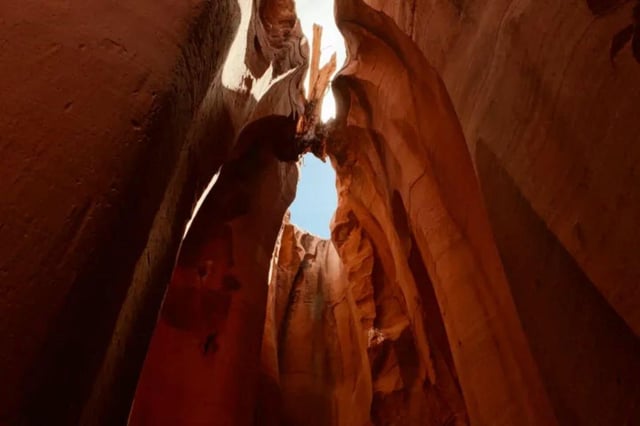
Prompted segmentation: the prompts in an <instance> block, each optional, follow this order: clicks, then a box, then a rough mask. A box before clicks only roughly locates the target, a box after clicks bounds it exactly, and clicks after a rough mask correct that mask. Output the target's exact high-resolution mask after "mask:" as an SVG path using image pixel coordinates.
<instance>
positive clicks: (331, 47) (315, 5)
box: [296, 0, 347, 121]
mask: <svg viewBox="0 0 640 426" xmlns="http://www.w3.org/2000/svg"><path fill="white" fill-rule="evenodd" d="M296 12H297V14H298V19H300V24H301V26H302V31H303V32H304V34H305V35H306V36H307V38H310V37H311V35H312V34H313V24H314V23H316V24H318V25H321V26H322V27H323V31H322V45H321V56H320V64H325V63H326V62H327V61H329V59H330V58H331V55H332V54H333V53H334V52H335V53H336V59H337V63H338V69H340V67H341V66H342V64H343V63H344V61H345V59H346V57H347V54H346V50H345V47H344V39H343V38H342V34H341V33H340V31H339V30H338V27H337V26H336V22H335V20H334V17H333V0H325V1H322V0H296ZM309 43H311V40H309ZM308 85H309V76H308V75H307V79H306V80H305V90H307V89H308ZM335 115H336V101H335V99H334V98H333V92H332V91H331V90H329V91H328V92H327V94H326V95H325V97H324V100H323V102H322V116H321V118H322V121H327V120H329V119H330V118H334V117H335Z"/></svg>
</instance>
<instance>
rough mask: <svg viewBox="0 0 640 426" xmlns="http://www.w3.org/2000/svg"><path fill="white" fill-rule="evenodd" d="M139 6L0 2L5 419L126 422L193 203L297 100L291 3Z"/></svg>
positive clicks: (0, 335) (281, 184) (298, 52)
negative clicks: (255, 125)
mask: <svg viewBox="0 0 640 426" xmlns="http://www.w3.org/2000/svg"><path fill="white" fill-rule="evenodd" d="M134 3H135V4H120V3H117V2H116V3H114V2H111V1H105V0H92V1H87V2H40V1H30V0H27V1H22V2H18V3H12V2H4V3H3V4H2V5H0V16H2V19H1V20H0V31H1V32H2V34H3V37H2V39H3V41H2V52H1V53H0V64H1V66H0V69H1V70H2V71H1V76H2V79H1V80H0V81H1V83H0V85H1V90H0V91H1V93H2V96H0V111H2V114H0V128H1V129H2V136H1V137H0V152H2V155H0V170H1V172H0V173H1V174H2V177H1V178H0V194H1V195H2V202H1V203H0V277H1V280H0V312H1V317H2V320H1V321H0V348H2V350H0V377H2V382H3V383H2V386H0V423H3V424H4V423H8V424H124V423H125V422H126V418H127V415H128V412H129V408H130V404H131V399H132V397H133V393H134V389H135V385H136V382H137V378H138V374H139V371H140V368H141V365H142V362H143V359H144V356H145V352H146V350H147V346H148V342H149V338H150V335H151V332H152V330H153V327H154V325H155V323H156V319H157V313H158V308H159V306H160V303H161V300H162V297H163V294H164V292H165V289H166V285H167V282H168V281H169V279H170V276H171V272H172V269H173V265H174V262H175V258H176V252H177V251H178V247H179V245H180V241H181V238H182V235H183V233H184V229H185V224H186V223H187V221H188V219H189V217H190V215H191V212H192V210H193V207H194V206H195V204H196V201H197V200H198V198H199V197H200V195H201V194H202V192H203V190H204V188H205V187H206V186H207V184H208V183H209V181H210V180H211V178H212V177H213V175H214V174H215V173H216V171H217V170H218V169H219V168H220V166H221V165H222V164H223V163H224V162H226V161H228V159H229V158H231V157H234V158H235V157H241V156H242V155H244V154H243V153H244V152H245V151H246V149H247V146H245V145H247V144H246V143H243V142H242V140H241V139H242V138H239V136H238V135H239V134H240V130H241V129H243V128H245V127H246V124H247V123H249V122H253V121H256V120H258V119H259V118H261V117H267V118H268V117H271V120H276V118H274V117H281V118H280V121H279V123H278V125H277V126H275V127H276V129H280V130H275V131H274V132H272V133H273V136H274V138H275V139H277V134H278V133H279V132H281V133H282V132H284V133H285V134H286V136H285V137H284V139H288V138H290V135H289V131H293V128H294V126H295V122H294V121H292V119H288V118H287V117H290V116H291V115H292V114H294V113H296V112H299V111H301V109H302V95H301V85H300V81H301V78H302V75H303V73H304V68H305V63H306V59H305V58H304V56H305V54H304V49H305V47H304V46H301V45H300V41H299V40H300V35H299V31H298V35H297V36H296V32H295V31H292V26H293V25H295V22H296V21H295V15H294V14H293V11H292V3H291V2H288V3H287V2H281V1H279V2H274V1H261V2H252V1H242V2H238V1H235V0H229V1H226V0H222V1H214V2H210V1H199V0H194V1H186V2H185V1H171V0H163V1H155V0H153V1H147V0H142V1H136V2H134ZM265 28H268V29H265ZM290 33H291V34H292V36H291V37H287V35H288V34H290ZM283 34H284V36H283ZM230 50H233V51H234V53H235V54H234V55H231V56H229V57H228V52H229V51H230ZM261 100H262V101H264V102H260V101H261ZM267 127H268V126H267ZM272 127H273V126H272ZM254 131H255V129H254ZM248 133H251V132H250V131H249V132H248ZM244 139H245V140H248V139H251V138H244ZM251 140H252V139H251ZM264 142H265V144H267V145H270V144H271V142H269V141H264ZM252 143H253V140H252ZM273 146H274V147H275V144H274V145H273ZM276 148H277V147H276ZM285 148H286V147H285ZM281 149H282V147H280V148H277V149H274V150H276V151H278V150H281ZM278 155H280V154H278ZM261 156H265V157H266V158H269V155H268V154H261ZM263 161H265V162H269V161H275V160H267V159H264V160H263ZM265 167H266V166H265ZM274 167H276V166H274V165H271V169H273V168H274ZM281 167H284V166H277V167H276V168H278V170H280V168H281ZM289 169H290V168H286V167H285V168H284V169H282V170H281V172H282V174H283V176H281V177H280V178H276V179H275V182H274V183H273V185H274V188H273V189H272V190H273V193H272V194H273V195H274V196H276V194H279V193H281V192H283V193H286V192H287V190H286V189H285V188H289V192H290V191H292V190H293V189H292V188H291V185H289V186H286V185H285V183H286V182H289V180H288V178H287V177H286V176H285V175H287V174H288V173H289V172H288V171H287V170H289ZM269 176H272V177H273V172H272V173H271V175H269ZM294 180H295V179H294ZM263 195H264V194H263ZM289 196H290V195H286V194H284V195H283V201H282V204H283V205H286V204H288V202H287V201H284V200H287V197H289ZM249 198H251V197H249ZM272 202H273V200H271V199H270V201H269V203H272ZM275 211H277V208H275V205H274V212H275ZM273 220H275V218H273ZM265 226H267V227H268V225H265ZM274 226H275V227H276V230H277V228H278V227H279V221H278V223H277V224H276V225H274ZM264 232H265V238H266V239H268V235H269V231H268V229H265V230H264ZM273 238H274V240H275V236H274V237H273ZM267 246H268V242H265V248H264V249H265V250H266V251H267V252H268V253H270V250H271V249H270V248H268V247H267Z"/></svg>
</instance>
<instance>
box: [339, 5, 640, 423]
mask: <svg viewBox="0 0 640 426" xmlns="http://www.w3.org/2000/svg"><path fill="white" fill-rule="evenodd" d="M348 3H351V2H347V1H345V2H344V4H345V5H346V4H348ZM370 3H372V4H373V6H374V7H375V8H377V9H381V10H383V11H384V12H385V13H387V14H389V15H390V16H392V17H393V19H394V20H395V22H396V23H397V24H398V25H399V26H400V27H401V28H402V29H403V31H404V32H405V33H406V34H408V35H410V36H411V38H412V39H413V41H414V42H415V43H416V45H417V46H418V47H419V48H420V49H421V51H422V53H423V54H424V55H425V56H426V57H427V58H428V60H429V61H430V62H432V63H433V65H434V67H435V68H436V69H437V70H438V71H439V73H440V74H441V75H442V76H443V79H444V82H445V84H446V86H447V89H448V90H449V92H450V93H451V97H452V101H453V105H454V107H455V109H456V111H457V112H458V114H459V116H460V122H461V124H462V127H463V131H464V133H465V135H466V137H467V145H468V147H469V150H470V151H471V153H472V160H473V163H474V164H473V165H474V167H475V171H476V173H477V175H478V179H479V182H480V187H481V190H482V195H483V197H484V200H485V202H486V205H487V206H488V209H487V210H488V213H489V221H490V224H491V228H492V231H493V234H494V235H495V244H496V245H497V247H498V250H499V254H500V259H501V260H502V263H503V265H504V269H505V272H506V277H507V282H508V289H509V292H510V294H511V296H510V297H512V298H513V303H514V304H515V307H516V310H517V316H518V317H519V319H520V321H521V323H522V328H523V331H524V335H525V337H526V340H527V343H528V346H529V347H530V348H531V353H532V355H533V358H534V361H535V366H536V368H537V370H538V371H539V372H540V376H541V379H542V382H543V384H544V390H545V393H546V394H547V396H548V398H549V400H550V402H551V404H552V406H553V411H554V414H555V416H556V417H557V419H558V421H559V422H560V423H561V424H622V423H625V422H629V421H630V422H631V423H634V422H637V421H640V420H638V419H640V413H639V411H640V409H639V407H640V394H639V388H638V384H637V380H635V377H638V374H639V373H638V372H639V368H640V352H639V347H640V344H639V341H638V338H637V334H638V333H637V330H635V329H636V328H637V327H636V324H635V322H636V321H635V315H636V313H637V312H640V310H638V305H639V304H638V301H639V300H638V296H637V290H638V288H639V287H638V286H637V285H636V283H637V282H638V273H640V267H638V265H636V264H637V263H638V262H637V261H636V259H635V254H632V253H636V252H637V251H638V250H637V247H636V245H637V244H638V243H637V238H636V237H635V236H636V235H637V234H638V225H639V224H640V222H638V221H637V220H635V219H634V218H636V217H638V216H639V214H638V213H639V212H638V207H640V205H638V203H637V202H635V201H637V200H638V197H637V196H636V195H635V193H636V192H637V190H638V187H639V186H638V185H637V183H638V182H639V179H638V175H637V173H636V167H635V163H636V162H637V156H638V150H637V149H635V147H634V146H633V145H634V141H636V140H637V134H638V132H637V129H636V127H637V120H636V118H635V116H636V115H637V114H636V111H635V109H634V107H633V105H634V100H637V99H640V98H639V97H638V95H639V94H640V92H638V90H640V81H638V75H639V74H638V73H637V67H638V65H637V64H636V63H635V62H634V60H633V58H632V55H631V52H630V51H629V50H623V51H622V52H621V53H620V55H619V56H618V58H617V59H616V64H615V66H614V65H612V64H611V63H610V61H609V56H608V54H609V50H608V48H609V44H610V41H611V38H612V36H613V35H614V34H616V33H617V32H618V30H620V29H621V28H623V27H624V26H626V25H627V24H628V22H629V20H630V19H631V6H632V4H631V3H632V2H617V3H618V4H622V3H624V4H625V5H623V6H622V7H620V8H618V9H613V10H612V11H610V13H608V14H604V15H602V14H600V15H595V14H594V13H593V12H592V10H591V9H589V7H588V4H587V2H577V1H576V2H570V3H571V4H557V5H556V4H554V5H547V4H544V3H541V2H517V1H516V2H492V3H491V4H490V5H487V4H485V3H483V2H474V1H466V2H453V1H414V2H375V1H374V2H370ZM605 3H606V2H605ZM345 7H346V6H345ZM339 13H340V11H339ZM339 20H340V17H339ZM342 20H343V21H344V24H343V29H346V28H351V27H352V26H354V23H355V24H356V25H362V24H363V22H364V21H365V19H364V18H362V16H356V15H353V14H352V15H349V16H348V17H345V18H342ZM374 27H375V29H374V30H372V29H371V28H367V30H368V31H370V32H371V33H373V37H374V38H376V39H382V41H383V42H386V43H388V44H389V45H390V46H391V48H392V50H393V53H394V54H395V56H396V58H393V59H388V57H385V58H384V60H383V59H382V58H381V57H380V56H379V53H378V52H377V51H375V48H374V47H371V46H372V43H371V42H369V41H367V42H366V43H364V42H362V41H361V40H362V39H363V37H362V36H359V37H357V38H358V42H355V43H353V44H355V46H356V48H355V49H352V50H353V52H354V54H353V55H352V61H353V65H352V66H350V67H348V69H347V70H345V71H343V74H344V75H345V77H347V78H350V79H355V82H354V83H351V82H350V81H348V89H349V90H350V91H351V92H352V94H351V95H350V96H349V99H348V101H347V102H345V106H344V108H345V110H346V113H347V118H346V119H347V125H351V124H352V123H363V122H364V123H365V125H362V124H360V126H362V127H364V128H367V129H368V130H367V132H368V133H369V135H368V136H367V138H368V139H371V140H372V142H371V144H372V145H373V149H372V148H367V149H368V150H369V151H370V152H371V154H367V155H366V157H367V158H368V160H367V163H369V164H370V165H368V166H367V167H369V168H370V169H371V170H370V171H368V172H367V171H361V170H362V169H363V168H365V167H364V166H363V165H362V164H363V162H364V161H363V160H362V157H363V155H362V154H353V153H351V151H357V150H359V149H360V146H362V143H361V142H360V141H361V140H362V139H363V138H364V137H363V136H361V134H360V133H359V134H353V133H347V135H346V136H345V137H344V138H343V139H344V146H345V148H343V149H340V150H338V151H339V152H338V153H340V152H342V154H343V156H344V158H348V157H349V155H351V156H352V157H353V158H354V159H355V170H357V172H356V171H354V170H352V169H351V167H354V166H351V165H350V166H349V167H350V168H349V169H347V170H345V173H344V174H343V175H344V178H343V180H344V181H346V182H349V185H350V186H351V187H352V188H353V187H354V182H358V181H366V180H367V179H369V180H372V177H373V176H378V175H379V173H380V170H383V169H385V168H386V169H387V170H388V171H387V172H386V174H387V175H392V174H396V175H398V174H400V175H401V174H402V173H404V174H407V173H410V172H408V171H407V170H408V169H411V168H412V163H413V162H414V160H413V159H414V158H422V157H425V156H426V157H427V158H429V160H430V161H431V163H432V164H433V166H432V167H433V168H434V172H433V176H434V177H435V180H436V181H437V182H438V186H439V187H440V188H445V189H442V190H441V194H442V196H443V197H444V198H447V197H449V198H454V199H455V198H457V199H458V200H460V201H462V202H463V203H468V202H469V201H470V200H471V198H469V193H468V191H466V190H461V189H460V187H458V188H456V187H452V186H447V185H451V182H454V183H455V179H456V178H455V177H454V178H453V179H454V180H453V181H452V178H451V177H449V178H447V174H448V173H450V172H452V171H453V170H455V172H454V173H458V175H462V174H463V172H464V169H465V166H464V165H463V164H464V163H463V162H461V161H456V162H455V163H448V165H447V163H446V157H445V156H443V155H442V149H443V148H440V147H432V146H430V145H429V144H426V147H427V149H426V155H425V154H424V152H425V151H420V150H419V148H417V147H412V148H411V150H409V151H407V152H408V153H409V152H410V154H405V155H400V154H395V156H396V157H397V158H398V160H396V164H390V161H391V158H393V156H394V154H393V151H395V152H398V153H400V152H401V149H402V146H403V145H402V143H401V142H399V141H401V140H403V139H409V140H414V141H415V140H416V139H419V137H420V136H421V135H425V134H426V135H431V137H433V136H436V137H438V135H439V134H438V133H437V132H438V131H439V127H436V126H433V125H428V126H429V127H427V129H426V133H424V131H418V132H415V131H414V129H412V127H414V124H409V125H407V124H406V122H407V121H410V122H411V121H413V123H416V122H420V121H421V119H420V118H418V119H416V120H412V119H410V118H406V115H408V114H409V113H407V114H406V115H405V116H401V115H400V114H399V116H398V118H395V122H394V123H392V125H387V128H386V129H385V128H384V125H383V124H381V122H382V117H384V118H387V119H389V116H390V115H391V116H392V117H393V112H395V111H403V104H407V103H411V102H413V104H414V105H415V103H416V100H415V98H416V97H418V94H423V93H428V91H426V90H424V89H418V87H419V81H418V80H419V78H417V77H416V76H415V75H414V74H412V72H411V70H410V69H409V71H408V73H407V74H408V76H409V77H408V78H409V79H410V81H411V85H412V87H413V90H412V91H407V92H404V95H402V93H403V92H400V91H399V90H397V86H396V87H394V89H395V91H389V92H385V91H384V86H385V85H388V86H392V84H393V83H390V81H391V80H392V78H393V77H392V76H395V78H396V80H399V81H402V80H401V78H398V74H393V73H391V72H389V71H388V68H389V67H388V66H385V65H386V64H388V63H390V62H393V61H394V60H399V61H403V62H404V63H407V62H410V61H409V60H408V59H407V58H408V55H406V53H405V52H406V51H405V50H403V49H400V48H399V47H398V45H397V44H395V45H394V44H392V43H391V41H390V40H388V36H387V34H386V33H385V32H384V31H380V29H379V28H380V27H379V26H374ZM358 43H360V44H358ZM372 51H373V52H372ZM376 55H378V61H377V62H376V61H373V62H375V69H376V70H378V69H383V70H384V72H380V73H377V74H376V73H373V76H372V75H370V71H369V70H370V69H371V68H374V67H373V66H371V65H368V57H371V56H376ZM369 62H370V61H369ZM382 64H385V65H382ZM414 69H415V68H414ZM417 69H420V70H424V69H428V68H426V67H424V66H422V67H418V68H417ZM422 73H424V71H422ZM400 75H402V73H400ZM364 76H366V77H364ZM377 76H379V77H377ZM403 77H404V76H403ZM354 86H355V87H356V88H354ZM336 88H337V89H338V90H339V91H340V92H342V93H344V86H340V85H337V86H336ZM623 93H625V94H624V95H623ZM428 96H431V97H432V98H434V99H436V100H437V99H438V98H439V97H440V96H439V95H436V96H433V95H428ZM435 102H437V101H435ZM382 103H384V105H385V106H384V107H381V106H380V105H381V104H382ZM414 109H415V110H417V111H418V113H419V114H420V113H422V114H426V111H430V110H429V109H428V108H426V107H424V106H422V107H419V108H414ZM362 110H364V113H363V112H362ZM371 111H373V112H371ZM376 111H380V113H379V114H378V115H376V114H375V112H376ZM390 112H391V113H390ZM432 116H433V115H432ZM391 119H393V118H391ZM367 120H368V121H367ZM422 121H423V122H428V121H427V118H426V117H425V118H423V119H422ZM372 128H373V129H374V130H373V131H371V130H370V129H372ZM634 129H635V130H634ZM440 135H442V133H440ZM440 139H442V140H445V139H446V138H445V137H442V136H440ZM356 140H357V141H359V142H357V143H356V142H355V141H356ZM448 143H449V142H448ZM413 144H414V145H415V142H414V143H413ZM350 145H351V146H357V147H358V148H352V147H351V146H350ZM409 145H410V146H411V144H409ZM374 150H375V151H374ZM374 152H375V154H374ZM438 152H440V154H439V153H438ZM371 158H373V159H374V160H371ZM380 158H381V159H383V160H379V159H380ZM336 159H337V160H338V163H340V162H341V157H340V155H336ZM417 161H418V160H415V162H417ZM347 163H348V164H349V162H348V160H347ZM454 164H455V165H454ZM358 175H363V177H361V178H359V179H357V178H356V176H358ZM459 177H460V176H458V179H459ZM395 179H396V180H395V182H401V183H402V182H404V183H405V184H407V182H412V180H411V179H406V178H402V177H400V178H395ZM421 179H422V180H424V179H425V178H424V177H421ZM373 181H374V182H377V183H374V187H375V188H376V192H382V193H383V196H382V199H383V200H384V199H386V203H387V207H386V210H387V211H388V210H390V209H391V210H393V207H389V206H390V205H391V206H392V205H393V201H392V200H393V199H394V196H391V195H389V194H384V192H385V191H384V190H383V188H389V182H388V181H385V179H384V178H383V179H381V178H376V179H373ZM393 185H395V184H392V186H391V187H393ZM414 185H415V186H414V187H412V188H410V189H409V191H408V195H406V194H407V192H406V191H405V192H404V193H403V192H402V190H399V193H400V195H399V196H400V198H401V199H402V201H403V202H404V205H406V206H407V210H408V211H409V223H410V224H412V225H411V226H410V228H413V229H415V227H416V226H419V220H418V219H417V218H416V217H415V216H414V217H411V216H412V214H411V208H412V207H411V206H412V205H414V206H415V205H417V206H429V207H423V208H426V209H427V210H426V212H425V213H427V212H432V211H433V210H434V209H435V207H433V204H434V203H433V201H432V199H430V198H428V197H430V196H428V195H427V196H426V197H425V196H424V194H426V191H420V190H418V189H416V187H418V186H419V185H420V181H419V180H416V183H415V184H414ZM369 186H371V185H370V184H361V186H360V187H358V188H357V189H354V190H352V191H351V192H356V193H357V194H359V195H358V196H359V197H362V198H364V199H366V200H367V201H366V203H365V204H364V207H363V208H362V210H363V211H364V210H367V209H369V210H370V209H371V208H370V206H371V205H372V203H374V202H375V203H378V201H371V200H375V199H376V197H375V196H374V195H373V193H374V191H373V190H372V189H370V188H368V187H369ZM400 186H401V185H400ZM446 188H448V189H446ZM387 191H388V190H387ZM421 192H422V194H421ZM421 195H422V196H423V197H425V198H423V200H425V201H422V202H421V201H419V199H420V196H421ZM452 201H453V202H455V200H452ZM476 203H477V202H473V203H472V204H476ZM400 204H402V203H400ZM450 205H451V204H450ZM453 205H455V204H453ZM449 211H453V212H454V214H455V208H450V209H449ZM381 215H382V213H381V214H377V215H376V220H377V221H378V222H379V221H380V219H379V217H380V216H381ZM462 217H464V216H462ZM440 228H441V230H440V233H442V234H444V235H446V234H447V233H448V232H449V231H446V230H443V229H442V226H440ZM387 234H388V232H387ZM431 240H432V241H433V237H431ZM418 244H420V241H419V240H418ZM483 251H486V250H483ZM423 255H424V252H423ZM425 263H427V265H428V262H425ZM427 269H428V270H429V272H430V273H431V274H432V276H433V270H432V269H429V268H427ZM436 285H437V283H436ZM494 294H498V293H496V292H495V290H494ZM436 295H438V296H439V293H438V291H437V289H436ZM438 301H439V303H440V308H441V309H442V308H443V302H446V301H444V300H442V299H441V298H440V297H438ZM492 311H493V309H491V310H490V311H489V312H492ZM443 315H444V316H445V318H446V316H450V315H451V314H450V311H449V309H444V310H443ZM446 321H447V320H446V319H445V323H446ZM625 322H626V324H625ZM632 330H635V333H634V331H632ZM448 331H449V330H448ZM448 334H449V338H451V333H450V332H449V333H448ZM498 341H499V342H500V343H499V344H502V338H500V339H499V340H498ZM452 351H453V353H454V359H455V352H456V349H455V348H452ZM492 358H493V357H492ZM494 359H495V358H494ZM487 383H488V382H487ZM461 384H462V390H463V394H464V395H465V397H467V395H468V387H467V386H466V385H465V383H464V380H463V377H462V375H461ZM487 386H488V384H485V385H484V387H485V389H491V391H493V390H494V388H493V386H491V387H489V388H487ZM482 387H483V386H480V387H479V388H478V389H482ZM466 399H467V406H469V398H466ZM471 419H472V422H473V421H474V416H473V414H471ZM475 421H476V422H478V420H477V418H476V420H475ZM486 421H487V420H486V419H485V420H484V422H486ZM479 424H484V423H483V422H482V421H481V422H479Z"/></svg>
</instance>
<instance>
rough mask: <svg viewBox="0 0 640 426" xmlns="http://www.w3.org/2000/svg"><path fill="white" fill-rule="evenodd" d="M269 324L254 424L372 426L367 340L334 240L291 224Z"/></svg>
mask: <svg viewBox="0 0 640 426" xmlns="http://www.w3.org/2000/svg"><path fill="white" fill-rule="evenodd" d="M266 318H267V319H266V322H265V335H264V340H263V348H262V358H263V367H262V369H263V375H264V377H263V382H264V384H263V389H264V391H263V394H262V399H263V401H262V403H261V406H260V407H259V409H258V411H257V413H256V417H255V424H256V425H265V424H274V425H282V424H287V425H289V424H290V425H303V424H304V425H309V426H320V425H365V424H369V407H370V406H371V373H370V368H369V363H368V359H367V353H366V341H365V334H364V333H363V329H362V327H360V323H359V316H358V315H357V313H356V305H355V302H354V300H353V297H352V294H351V286H350V283H349V281H348V280H347V277H346V276H345V275H344V267H343V264H342V262H341V260H340V257H339V256H338V253H337V252H336V250H335V248H334V246H333V243H332V242H331V241H329V240H323V239H320V238H319V237H316V236H314V235H311V234H308V233H305V232H303V231H300V230H298V229H297V228H295V227H294V226H293V225H290V224H285V225H284V227H283V230H282V234H281V237H280V244H279V248H278V251H277V258H275V259H274V264H273V272H272V278H271V281H270V284H269V301H268V304H267V317H266ZM274 393H276V394H277V395H278V397H277V398H273V394H274ZM275 404H277V406H276V407H274V405H275ZM274 408H276V409H275V410H274Z"/></svg>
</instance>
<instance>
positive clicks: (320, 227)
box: [290, 0, 346, 238]
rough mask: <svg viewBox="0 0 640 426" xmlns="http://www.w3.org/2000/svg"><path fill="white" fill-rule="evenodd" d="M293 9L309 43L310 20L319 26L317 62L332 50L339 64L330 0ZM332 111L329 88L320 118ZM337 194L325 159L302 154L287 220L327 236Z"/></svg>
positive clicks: (307, 0)
mask: <svg viewBox="0 0 640 426" xmlns="http://www.w3.org/2000/svg"><path fill="white" fill-rule="evenodd" d="M296 11H297V14H298V18H299V19H300V23H301V25H302V31H303V32H304V33H305V35H306V36H307V37H308V38H309V43H311V39H310V37H311V35H312V34H313V30H312V26H313V24H314V23H317V24H320V25H322V27H323V34H322V45H321V55H320V66H322V65H324V64H325V63H326V62H327V61H328V60H329V58H330V57H331V54H332V53H334V52H335V53H336V55H337V61H338V68H340V67H341V66H342V64H343V62H344V60H345V57H346V53H345V48H344V40H343V38H342V35H341V34H340V32H339V31H338V28H337V27H336V23H335V20H334V18H333V0H296ZM307 77H308V76H307ZM305 87H306V83H305ZM334 115H335V100H334V99H333V94H332V93H331V91H329V92H327V94H326V95H325V98H324V102H323V103H322V120H323V121H326V120H327V119H329V118H332V117H333V116H334ZM337 198H338V197H337V195H336V174H335V171H334V170H333V168H332V167H331V164H330V162H329V160H328V159H327V162H326V163H323V162H322V161H320V160H318V159H317V158H316V157H314V156H313V155H312V154H307V155H305V156H304V164H303V166H302V170H301V171H300V182H299V183H298V191H297V195H296V199H295V200H294V202H293V204H292V205H291V207H290V211H291V222H292V223H294V224H295V225H297V226H298V227H299V228H301V229H304V230H305V231H308V232H311V233H312V234H316V235H318V236H320V237H322V238H329V237H330V234H329V222H331V217H332V216H333V213H334V212H335V210H336V205H337V202H338V200H337Z"/></svg>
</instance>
